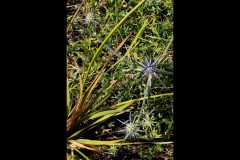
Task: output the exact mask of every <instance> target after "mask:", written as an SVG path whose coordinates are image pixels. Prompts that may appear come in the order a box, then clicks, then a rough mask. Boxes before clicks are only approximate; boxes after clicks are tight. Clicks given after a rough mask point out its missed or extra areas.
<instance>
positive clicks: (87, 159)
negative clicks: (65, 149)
mask: <svg viewBox="0 0 240 160" xmlns="http://www.w3.org/2000/svg"><path fill="white" fill-rule="evenodd" d="M74 150H75V151H77V152H78V153H79V154H81V155H82V156H83V157H84V158H85V159H86V160H90V159H89V158H88V157H87V156H86V155H85V154H83V153H82V152H81V151H79V150H78V149H77V148H74Z"/></svg>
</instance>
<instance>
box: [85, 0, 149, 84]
mask: <svg viewBox="0 0 240 160" xmlns="http://www.w3.org/2000/svg"><path fill="white" fill-rule="evenodd" d="M143 2H145V0H142V1H140V2H139V3H138V4H137V5H136V6H135V7H134V8H133V9H132V10H131V11H130V12H129V13H127V14H126V15H125V17H123V19H122V20H121V21H120V22H119V23H118V24H117V25H116V26H115V27H114V28H113V29H112V30H111V32H110V33H109V34H108V35H107V37H106V38H105V39H104V41H103V42H102V43H101V45H100V46H99V47H98V49H97V51H96V52H95V54H94V55H93V58H92V60H91V62H90V64H89V66H88V69H87V72H86V75H85V78H84V80H83V86H84V85H85V83H86V80H87V77H88V74H89V72H90V68H91V66H92V64H93V62H94V60H95V59H96V57H97V55H98V53H99V52H100V50H101V49H102V47H103V46H104V44H105V43H106V42H107V40H108V39H109V38H110V37H111V36H112V34H113V33H114V32H115V31H116V30H117V29H118V28H119V27H120V25H121V24H122V23H123V22H124V21H125V20H126V19H127V18H128V17H129V16H130V15H131V14H132V13H133V12H134V11H135V10H136V9H137V8H138V7H140V5H141V4H143Z"/></svg>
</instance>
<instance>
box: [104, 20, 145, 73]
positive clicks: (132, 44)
mask: <svg viewBox="0 0 240 160" xmlns="http://www.w3.org/2000/svg"><path fill="white" fill-rule="evenodd" d="M147 24H148V20H147V19H146V20H145V21H144V24H143V25H142V27H141V28H140V30H139V31H138V33H137V35H136V37H135V38H134V39H133V41H132V43H131V44H130V46H129V48H128V50H127V52H126V53H125V55H124V56H122V58H121V59H119V60H118V61H117V62H116V63H115V64H113V65H112V66H111V67H110V68H109V69H108V70H107V72H108V71H110V70H111V69H112V68H113V67H115V66H116V65H117V64H119V63H120V62H122V61H123V59H124V58H125V57H126V56H128V58H129V59H130V54H129V53H130V51H131V50H132V48H133V46H134V44H135V43H136V41H137V39H138V38H139V37H140V35H141V33H142V32H143V30H144V29H145V28H146V26H147Z"/></svg>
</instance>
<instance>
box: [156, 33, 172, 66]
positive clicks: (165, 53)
mask: <svg viewBox="0 0 240 160" xmlns="http://www.w3.org/2000/svg"><path fill="white" fill-rule="evenodd" d="M172 42H173V36H172V37H171V39H170V41H169V42H168V45H167V47H166V48H165V50H164V51H163V54H160V55H159V56H158V57H157V58H156V59H155V61H154V62H153V64H156V63H157V62H158V63H160V62H161V61H162V60H163V58H164V57H165V56H166V55H167V53H168V49H169V47H170V46H171V44H172Z"/></svg>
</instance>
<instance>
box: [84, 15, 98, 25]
mask: <svg viewBox="0 0 240 160" xmlns="http://www.w3.org/2000/svg"><path fill="white" fill-rule="evenodd" d="M95 19H96V18H95V15H94V13H92V12H88V13H86V14H85V18H84V19H83V20H84V21H85V23H86V24H87V25H88V26H89V25H90V24H91V23H93V24H97V25H100V24H99V23H98V22H97V21H95Z"/></svg>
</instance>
